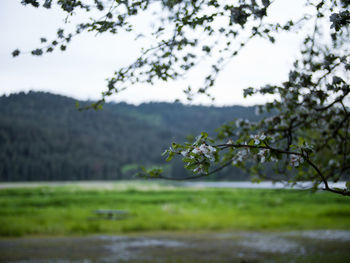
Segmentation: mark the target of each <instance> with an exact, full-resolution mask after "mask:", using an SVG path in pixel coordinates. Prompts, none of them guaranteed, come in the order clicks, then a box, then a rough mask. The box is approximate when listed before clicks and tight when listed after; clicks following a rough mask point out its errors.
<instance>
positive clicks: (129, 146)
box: [0, 92, 259, 181]
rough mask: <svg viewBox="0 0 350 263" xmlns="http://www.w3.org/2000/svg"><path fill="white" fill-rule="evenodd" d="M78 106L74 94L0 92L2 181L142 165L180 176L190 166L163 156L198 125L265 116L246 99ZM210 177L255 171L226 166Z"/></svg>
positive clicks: (94, 174) (99, 174) (126, 174)
mask: <svg viewBox="0 0 350 263" xmlns="http://www.w3.org/2000/svg"><path fill="white" fill-rule="evenodd" d="M87 103H89V102H80V104H83V105H84V104H87ZM75 105H76V100H74V99H72V98H68V97H64V96H60V95H53V94H50V93H44V92H29V93H23V92H22V93H18V94H11V95H9V96H2V97H0V180H1V181H53V180H55V181H57V180H119V179H132V178H135V176H134V174H135V172H136V169H137V167H138V165H143V166H145V167H152V166H161V167H163V168H164V170H165V171H166V173H167V175H168V176H172V177H182V176H184V175H185V173H187V172H186V170H185V169H184V168H183V164H182V162H181V160H178V161H175V162H171V163H166V162H165V160H164V157H162V156H161V153H162V152H163V151H164V150H165V149H166V148H168V147H169V146H170V144H171V142H183V141H184V140H185V138H186V137H187V138H188V136H195V135H197V133H199V132H200V131H207V132H208V133H209V134H210V135H211V136H215V131H214V130H213V127H219V126H220V125H222V124H223V123H226V122H229V121H233V120H235V119H237V118H246V119H249V120H257V119H258V118H259V116H257V115H256V114H255V107H242V106H232V107H205V106H187V105H183V104H181V103H173V104H170V103H147V104H141V105H139V106H134V105H129V104H126V103H108V104H106V105H105V106H104V108H103V110H100V111H94V110H84V111H79V110H77V108H76V106H75ZM208 179H211V180H244V179H246V180H248V179H249V177H248V176H247V175H246V174H244V173H243V172H242V171H240V170H237V169H235V168H226V170H222V171H220V173H218V174H216V175H213V176H210V178H208Z"/></svg>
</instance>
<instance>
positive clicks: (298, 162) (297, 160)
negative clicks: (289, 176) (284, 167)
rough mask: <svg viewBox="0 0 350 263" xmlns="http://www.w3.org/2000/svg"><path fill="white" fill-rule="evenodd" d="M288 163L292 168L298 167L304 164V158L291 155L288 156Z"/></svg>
mask: <svg viewBox="0 0 350 263" xmlns="http://www.w3.org/2000/svg"><path fill="white" fill-rule="evenodd" d="M289 163H290V165H291V166H293V167H298V166H299V165H301V164H302V163H304V158H303V157H301V156H300V155H296V154H291V155H290V160H289Z"/></svg>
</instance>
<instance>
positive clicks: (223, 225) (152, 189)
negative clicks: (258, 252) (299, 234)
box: [0, 182, 350, 237]
mask: <svg viewBox="0 0 350 263" xmlns="http://www.w3.org/2000/svg"><path fill="white" fill-rule="evenodd" d="M111 185H112V187H110V188H108V189H104V188H102V189H98V188H93V187H92V188H86V187H78V186H74V185H67V186H45V187H30V188H29V187H26V188H5V189H0V236H1V237H20V236H73V235H74V236H76V235H87V234H101V233H104V234H121V233H134V232H145V231H147V232H158V231H182V232H183V231H192V232H193V231H227V230H254V231H265V230H266V231H267V230H268V231H281V230H283V231H289V230H306V229H350V199H349V198H348V197H342V196H339V195H335V194H331V193H326V192H316V193H311V192H309V191H303V190H268V189H213V188H212V189H194V188H181V187H170V186H161V185H155V184H149V185H148V187H147V185H146V186H145V185H142V184H140V183H135V185H133V183H132V182H131V183H128V184H127V186H125V185H124V186H123V187H122V186H121V185H118V184H112V183H111ZM98 209H117V210H123V211H126V212H127V215H126V216H125V217H121V218H118V219H116V220H110V219H107V218H104V217H101V216H98V215H96V214H95V213H94V211H96V210H98Z"/></svg>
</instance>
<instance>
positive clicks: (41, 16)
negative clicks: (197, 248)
mask: <svg viewBox="0 0 350 263" xmlns="http://www.w3.org/2000/svg"><path fill="white" fill-rule="evenodd" d="M20 2H21V1H20V0H1V1H0V33H1V42H0V43H1V48H0V95H2V94H10V93H14V92H19V91H29V90H38V91H50V92H53V93H56V94H62V95H67V96H71V97H74V98H76V99H83V100H86V99H98V98H100V94H101V92H102V91H104V90H105V87H106V81H105V79H106V78H108V77H110V76H112V74H113V72H114V71H115V70H116V69H118V68H119V67H121V66H126V65H128V63H131V62H133V59H135V57H136V55H137V52H135V50H138V49H139V48H140V47H141V46H142V43H138V42H136V41H134V37H133V36H131V35H128V34H121V35H99V36H95V34H83V35H81V36H78V37H77V38H76V39H74V40H73V41H72V43H71V45H69V46H68V48H67V51H66V52H54V53H52V54H46V55H44V56H42V57H33V56H31V55H21V56H19V57H16V58H12V56H11V52H12V51H13V50H14V49H16V48H19V49H20V50H27V51H28V50H32V49H34V48H36V47H39V39H40V37H48V38H49V39H50V36H51V37H53V36H54V35H55V33H56V31H57V28H58V27H60V26H62V24H63V21H64V18H65V16H64V14H63V13H62V12H60V11H59V10H57V9H54V10H46V9H35V8H32V7H30V6H27V7H24V6H22V5H21V4H20ZM304 2H305V1H303V0H295V1H289V0H276V1H275V4H274V6H273V8H272V10H270V11H271V12H270V13H269V15H270V16H271V17H272V19H274V20H281V21H286V20H288V19H289V18H292V17H299V16H300V14H301V7H302V4H303V3H304ZM73 21H74V19H73ZM300 40H301V38H300V35H299V36H297V35H283V36H281V37H280V39H279V40H278V41H277V43H276V44H275V45H271V44H270V43H268V42H267V41H266V40H259V39H257V40H255V41H253V42H250V44H249V45H248V46H247V47H246V48H245V49H243V51H242V52H241V54H240V55H239V56H238V57H236V58H235V59H233V60H232V61H231V62H230V64H229V65H228V66H227V67H226V68H225V70H224V71H223V72H222V73H221V74H220V76H219V78H218V80H217V83H216V85H215V87H214V88H212V90H211V94H212V95H213V96H214V97H215V99H216V100H215V102H214V104H215V105H234V104H239V105H252V104H257V103H263V102H265V101H266V98H265V97H254V98H251V99H243V92H242V90H243V89H244V88H246V87H249V86H255V87H258V86H262V85H264V84H267V83H272V84H273V83H280V82H281V81H285V80H286V78H287V75H288V70H289V68H290V66H291V64H292V63H293V61H294V60H295V58H296V56H297V54H298V52H297V51H298V49H299V47H300ZM202 81H203V68H202V67H197V68H196V69H195V70H194V71H193V72H192V73H190V74H189V75H188V78H187V79H184V80H179V81H176V82H168V83H166V82H158V83H156V84H155V85H154V86H152V87H151V86H147V85H136V86H134V87H130V88H129V89H128V90H127V91H124V92H122V93H120V94H118V95H115V96H112V97H111V98H110V100H113V101H126V102H128V103H135V104H139V103H142V102H149V101H168V102H173V101H174V100H175V99H181V101H183V102H186V100H185V99H184V98H185V96H184V95H183V92H182V90H183V89H184V88H186V87H187V86H188V85H189V84H194V85H195V84H196V83H202ZM195 103H196V104H198V103H200V104H210V103H211V102H210V101H209V100H208V99H206V98H204V97H199V98H197V99H196V100H195Z"/></svg>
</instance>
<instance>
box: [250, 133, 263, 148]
mask: <svg viewBox="0 0 350 263" xmlns="http://www.w3.org/2000/svg"><path fill="white" fill-rule="evenodd" d="M250 138H252V139H253V140H254V144H255V145H257V144H260V142H261V141H263V140H265V139H266V136H265V135H264V134H257V135H250Z"/></svg>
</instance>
